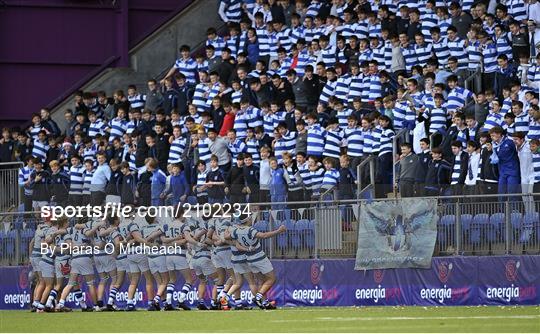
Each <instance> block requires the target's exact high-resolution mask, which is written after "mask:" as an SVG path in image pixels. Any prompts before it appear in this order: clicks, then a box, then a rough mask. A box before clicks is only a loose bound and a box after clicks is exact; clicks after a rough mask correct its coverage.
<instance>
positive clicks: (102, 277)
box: [96, 271, 116, 309]
mask: <svg viewBox="0 0 540 334" xmlns="http://www.w3.org/2000/svg"><path fill="white" fill-rule="evenodd" d="M114 275H115V276H116V271H115V272H114ZM110 278H111V276H110V274H109V273H106V272H104V273H99V284H98V287H97V293H96V295H97V306H98V307H100V309H101V308H102V307H103V306H105V305H104V303H103V295H104V294H105V288H106V286H107V282H108V281H109V280H110Z"/></svg>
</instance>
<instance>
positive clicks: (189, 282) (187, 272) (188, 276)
mask: <svg viewBox="0 0 540 334" xmlns="http://www.w3.org/2000/svg"><path fill="white" fill-rule="evenodd" d="M180 273H181V274H182V277H184V285H183V286H182V289H181V290H180V296H179V297H178V307H179V308H181V309H183V310H186V311H188V310H190V308H189V306H187V305H186V299H187V295H188V293H189V292H190V291H191V288H192V287H193V281H194V280H193V275H192V271H191V269H182V270H180Z"/></svg>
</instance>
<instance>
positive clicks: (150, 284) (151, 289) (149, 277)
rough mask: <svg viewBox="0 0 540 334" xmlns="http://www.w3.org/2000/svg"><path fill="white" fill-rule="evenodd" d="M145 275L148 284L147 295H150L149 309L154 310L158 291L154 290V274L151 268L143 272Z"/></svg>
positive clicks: (146, 284)
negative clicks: (153, 306)
mask: <svg viewBox="0 0 540 334" xmlns="http://www.w3.org/2000/svg"><path fill="white" fill-rule="evenodd" d="M142 274H143V276H144V281H145V286H146V295H147V296H148V306H149V307H148V309H149V310H152V305H153V302H154V297H155V296H156V292H155V291H154V276H152V273H151V272H150V270H147V271H145V272H143V273H142Z"/></svg>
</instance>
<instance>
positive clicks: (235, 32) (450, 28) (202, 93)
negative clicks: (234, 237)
mask: <svg viewBox="0 0 540 334" xmlns="http://www.w3.org/2000/svg"><path fill="white" fill-rule="evenodd" d="M219 14H220V16H221V18H222V20H224V21H225V22H226V23H227V24H226V27H227V28H226V31H224V32H222V31H216V29H215V28H209V29H208V30H207V41H206V47H205V49H204V52H202V53H193V51H194V50H191V49H190V47H189V46H188V45H183V46H181V47H180V48H179V50H178V51H179V56H178V59H177V60H176V61H175V62H174V65H173V66H172V67H171V69H170V71H168V73H167V74H166V76H165V78H163V79H161V78H159V79H161V80H155V79H151V80H148V83H147V87H146V89H145V92H144V93H143V89H142V87H135V86H134V85H130V86H129V87H127V91H126V92H125V93H124V90H123V89H118V90H116V91H114V92H104V91H100V92H78V93H77V94H76V95H75V100H74V104H73V107H72V108H71V109H69V110H66V111H65V115H64V116H65V124H66V125H65V126H64V127H63V128H60V127H59V126H58V125H57V123H56V122H55V121H53V120H52V119H51V116H50V111H49V110H47V109H42V110H41V112H40V113H39V114H38V113H36V114H34V115H33V116H32V119H31V125H30V126H29V127H27V128H22V129H21V128H11V129H3V133H2V139H1V141H0V159H1V161H2V162H6V161H23V162H24V164H25V165H24V167H23V168H21V170H20V173H19V184H20V186H21V187H23V188H24V195H25V209H26V210H28V211H30V210H31V208H32V207H34V208H38V207H40V206H43V205H46V204H47V203H51V202H52V203H56V204H67V203H69V204H72V205H79V204H86V203H91V204H93V205H99V204H102V203H103V202H104V201H105V200H107V201H114V202H122V203H124V204H136V205H150V204H151V205H168V204H177V203H183V202H186V201H198V202H199V203H206V202H210V203H217V202H224V201H230V202H235V203H243V202H252V203H253V202H271V201H272V202H283V201H288V202H294V201H302V200H311V199H313V198H317V199H320V198H321V197H323V198H324V199H351V198H355V196H356V194H355V190H356V187H357V183H358V182H359V181H362V182H361V184H366V183H368V182H369V172H368V171H366V172H365V173H364V172H363V173H361V175H357V170H356V167H357V166H358V165H359V164H360V163H361V162H362V161H364V160H365V159H367V158H368V157H374V160H375V171H374V172H375V180H376V184H377V186H376V187H375V193H374V195H375V196H377V197H385V196H386V194H387V193H390V192H392V191H393V190H394V186H397V187H398V188H397V191H398V192H399V193H400V194H401V196H402V197H409V196H424V195H429V196H439V195H445V194H454V195H457V194H495V193H497V192H500V193H503V192H521V191H523V192H532V191H533V185H534V186H536V185H538V184H540V151H539V139H540V109H539V103H538V102H539V100H538V88H539V86H540V55H537V54H538V51H539V49H538V48H537V44H538V43H539V42H540V41H539V40H540V4H538V2H537V0H529V1H524V0H506V1H493V0H492V1H487V0H480V1H472V0H463V1H460V2H446V1H444V0H427V1H426V0H418V1H415V0H409V1H407V0H404V1H395V0H380V1H379V0H370V1H366V0H332V1H329V0H326V1H323V0H311V1H306V0H296V1H294V0H221V1H220V6H219ZM193 54H196V56H192V55H193ZM171 61H172V60H171ZM471 76H475V77H477V78H478V80H475V84H474V87H472V86H471V87H469V88H470V89H467V88H465V84H466V83H468V82H472V80H469V79H468V78H470V77H471ZM110 94H112V96H110ZM397 134H400V139H399V143H400V144H399V145H398V146H399V153H398V155H396V156H394V154H393V144H392V142H393V139H394V136H396V135H397ZM394 163H397V165H398V168H397V170H398V172H397V175H396V180H397V183H396V184H395V185H394V183H393V167H394ZM364 170H367V169H364ZM534 190H539V189H534ZM536 192H539V191H536Z"/></svg>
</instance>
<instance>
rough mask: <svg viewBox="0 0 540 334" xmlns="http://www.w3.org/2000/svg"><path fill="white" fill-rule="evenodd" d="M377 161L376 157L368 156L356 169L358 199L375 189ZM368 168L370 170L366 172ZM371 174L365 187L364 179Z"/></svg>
mask: <svg viewBox="0 0 540 334" xmlns="http://www.w3.org/2000/svg"><path fill="white" fill-rule="evenodd" d="M375 159H376V157H375V156H374V155H370V156H368V157H367V158H366V159H364V160H363V161H362V162H361V163H360V164H358V166H357V167H356V180H357V183H356V187H357V189H356V198H357V199H360V198H362V195H364V194H365V193H367V192H368V191H370V190H373V189H375ZM366 168H369V169H368V170H367V172H366ZM367 173H369V183H368V184H366V185H365V186H364V183H365V182H364V179H365V176H366V174H367Z"/></svg>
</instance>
